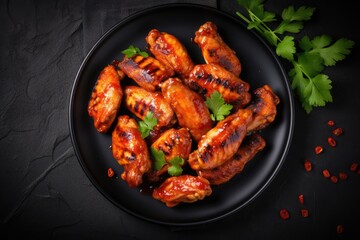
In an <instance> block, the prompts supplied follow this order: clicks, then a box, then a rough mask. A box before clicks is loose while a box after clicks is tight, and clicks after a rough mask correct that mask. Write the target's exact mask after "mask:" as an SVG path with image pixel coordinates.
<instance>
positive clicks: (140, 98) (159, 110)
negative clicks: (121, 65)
mask: <svg viewBox="0 0 360 240" xmlns="http://www.w3.org/2000/svg"><path fill="white" fill-rule="evenodd" d="M124 92H125V105H126V107H127V108H128V109H129V110H130V111H131V112H132V113H134V114H135V115H136V116H137V117H138V118H140V119H142V120H144V118H145V116H146V114H147V112H148V111H150V112H152V113H153V114H154V117H155V118H156V119H157V120H158V123H157V125H156V127H157V128H160V127H165V126H171V125H173V124H174V123H175V122H176V116H175V114H174V111H173V110H172V108H171V106H170V104H169V103H168V102H167V101H165V99H164V97H163V96H162V94H161V92H149V91H146V90H145V89H143V88H140V87H137V86H126V87H125V90H124Z"/></svg>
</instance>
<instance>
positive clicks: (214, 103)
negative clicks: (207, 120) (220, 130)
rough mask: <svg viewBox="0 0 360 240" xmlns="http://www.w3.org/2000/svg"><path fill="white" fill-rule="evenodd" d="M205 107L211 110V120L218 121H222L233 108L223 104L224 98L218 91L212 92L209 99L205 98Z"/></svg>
mask: <svg viewBox="0 0 360 240" xmlns="http://www.w3.org/2000/svg"><path fill="white" fill-rule="evenodd" d="M205 104H206V106H207V107H208V108H209V109H210V110H211V112H212V113H211V115H210V117H211V120H213V121H220V120H223V119H224V118H225V117H226V116H227V115H229V114H230V111H231V109H232V108H233V106H232V105H231V104H227V103H225V100H224V98H223V97H222V95H221V94H220V93H219V92H218V91H214V92H213V93H212V94H211V95H210V98H209V97H208V98H206V101H205Z"/></svg>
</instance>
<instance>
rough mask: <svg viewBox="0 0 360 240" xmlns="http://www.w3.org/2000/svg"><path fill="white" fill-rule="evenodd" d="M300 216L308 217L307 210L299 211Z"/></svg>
mask: <svg viewBox="0 0 360 240" xmlns="http://www.w3.org/2000/svg"><path fill="white" fill-rule="evenodd" d="M301 216H303V217H304V218H306V217H308V216H309V210H307V209H301Z"/></svg>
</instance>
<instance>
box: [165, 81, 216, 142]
mask: <svg viewBox="0 0 360 240" xmlns="http://www.w3.org/2000/svg"><path fill="white" fill-rule="evenodd" d="M161 91H162V93H163V96H164V98H165V100H166V101H168V102H169V103H170V105H171V107H172V108H173V109H174V112H175V114H176V116H177V119H178V123H179V125H180V126H181V127H184V128H188V129H189V131H190V134H191V135H192V136H193V138H194V139H195V140H196V141H199V140H200V138H201V136H202V135H204V134H205V133H206V132H207V131H208V130H210V129H211V128H212V123H213V122H212V120H211V118H210V112H209V109H208V108H207V107H206V104H205V102H204V100H203V98H202V97H201V96H200V95H199V94H197V93H196V92H194V91H192V90H191V89H190V88H188V87H187V86H185V85H184V84H183V83H182V82H181V80H180V79H178V78H169V79H168V80H166V81H165V82H163V83H162V84H161Z"/></svg>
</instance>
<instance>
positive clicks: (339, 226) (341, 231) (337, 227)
mask: <svg viewBox="0 0 360 240" xmlns="http://www.w3.org/2000/svg"><path fill="white" fill-rule="evenodd" d="M343 231H344V226H343V225H342V224H339V225H337V226H336V232H337V233H338V234H341V233H343Z"/></svg>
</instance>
